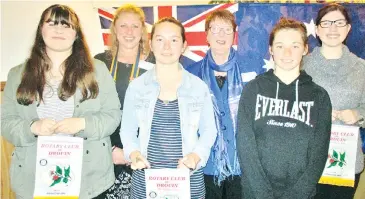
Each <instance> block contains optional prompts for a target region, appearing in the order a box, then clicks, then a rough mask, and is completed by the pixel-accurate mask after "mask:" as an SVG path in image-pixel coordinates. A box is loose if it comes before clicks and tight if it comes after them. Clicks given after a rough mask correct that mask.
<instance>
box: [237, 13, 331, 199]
mask: <svg viewBox="0 0 365 199" xmlns="http://www.w3.org/2000/svg"><path fill="white" fill-rule="evenodd" d="M307 39H308V38H307V30H306V28H305V26H304V24H303V23H302V22H298V21H296V20H293V19H287V18H282V19H281V20H280V21H279V22H278V24H276V26H275V27H274V29H273V31H272V32H271V34H270V39H269V42H270V53H271V55H272V56H273V59H274V62H275V69H274V70H270V71H268V72H266V73H264V74H262V75H260V76H258V77H256V79H255V80H252V81H251V82H249V83H248V84H247V85H246V87H245V88H244V89H243V92H242V96H241V100H240V106H239V110H238V134H237V150H238V154H239V160H240V165H241V166H242V169H243V176H242V181H241V182H242V187H243V195H244V198H245V199H274V198H280V199H308V198H312V197H313V196H314V195H315V192H316V184H317V182H318V180H319V178H320V177H321V174H322V172H323V169H324V165H325V163H326V159H327V151H328V144H329V138H330V132H331V111H332V108H331V101H330V98H329V96H328V94H327V92H326V91H325V90H324V89H323V88H322V87H320V86H318V85H317V84H315V83H314V82H313V81H312V78H311V77H310V76H309V75H307V74H306V73H305V71H301V70H300V63H301V60H302V56H303V55H305V54H306V53H307V50H308V45H307Z"/></svg>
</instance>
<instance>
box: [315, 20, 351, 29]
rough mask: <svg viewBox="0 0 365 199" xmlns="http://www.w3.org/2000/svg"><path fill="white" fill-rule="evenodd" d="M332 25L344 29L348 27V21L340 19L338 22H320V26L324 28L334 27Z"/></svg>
mask: <svg viewBox="0 0 365 199" xmlns="http://www.w3.org/2000/svg"><path fill="white" fill-rule="evenodd" d="M332 24H335V25H336V27H344V26H346V25H347V21H346V19H338V20H335V21H329V20H325V21H321V22H319V25H320V26H321V27H322V28H329V27H331V26H332Z"/></svg>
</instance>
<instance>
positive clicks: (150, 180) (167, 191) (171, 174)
mask: <svg viewBox="0 0 365 199" xmlns="http://www.w3.org/2000/svg"><path fill="white" fill-rule="evenodd" d="M145 180H146V198H147V199H155V198H156V199H157V198H158V199H160V198H164V199H190V174H189V169H145Z"/></svg>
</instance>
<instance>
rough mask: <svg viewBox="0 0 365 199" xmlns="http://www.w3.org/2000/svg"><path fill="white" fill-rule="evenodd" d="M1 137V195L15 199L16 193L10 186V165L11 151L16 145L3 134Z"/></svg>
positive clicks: (8, 198)
mask: <svg viewBox="0 0 365 199" xmlns="http://www.w3.org/2000/svg"><path fill="white" fill-rule="evenodd" d="M0 139H1V197H0V198H3V199H15V196H14V193H13V192H12V191H11V188H10V178H9V177H10V175H9V167H10V161H11V153H12V152H13V149H14V146H13V145H12V144H10V143H9V142H7V141H6V140H5V139H4V138H3V137H2V136H1V137H0Z"/></svg>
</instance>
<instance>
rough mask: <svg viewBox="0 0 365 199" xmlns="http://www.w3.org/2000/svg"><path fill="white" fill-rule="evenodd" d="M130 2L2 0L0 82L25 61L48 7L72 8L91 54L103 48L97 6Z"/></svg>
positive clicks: (165, 1) (200, 0)
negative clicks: (43, 13) (55, 5)
mask: <svg viewBox="0 0 365 199" xmlns="http://www.w3.org/2000/svg"><path fill="white" fill-rule="evenodd" d="M123 2H131V1H123V0H119V1H100V0H93V1H90V0H89V1H85V0H84V1H82V0H81V1H70V0H67V1H65V0H64V1H44V0H38V1H34V2H31V1H1V32H0V34H1V73H0V81H6V79H7V74H8V71H9V70H10V69H11V68H12V67H14V66H16V65H18V64H20V63H23V62H24V61H25V59H26V58H27V57H28V56H29V52H30V49H31V47H32V44H33V42H34V37H35V31H36V29H37V24H38V22H39V19H40V16H41V14H42V12H43V10H44V9H46V8H47V7H48V6H50V5H52V4H55V3H60V4H66V5H69V6H70V7H72V8H73V9H74V10H75V11H76V13H77V14H78V16H79V18H80V20H81V24H82V28H83V30H84V33H85V35H86V39H87V42H88V44H89V46H90V50H91V53H92V54H93V55H94V54H96V53H99V52H102V51H103V50H104V47H103V40H102V37H101V34H100V30H99V29H100V22H99V18H98V15H97V10H96V8H98V7H103V6H104V7H109V6H115V7H118V6H120V5H122V4H123ZM133 2H134V3H135V4H137V5H143V6H150V5H151V6H152V5H197V4H207V3H208V2H209V0H184V1H181V0H161V1H146V0H145V1H140V0H137V1H133Z"/></svg>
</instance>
